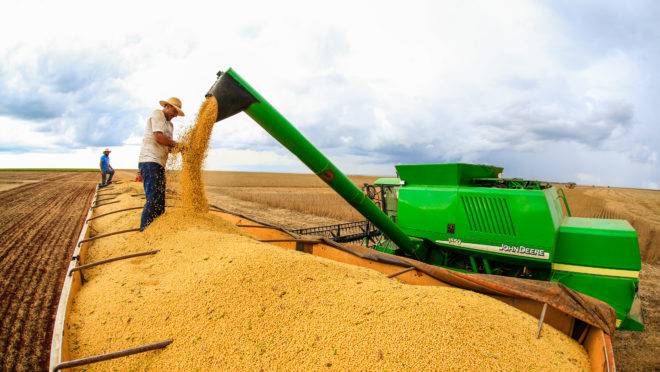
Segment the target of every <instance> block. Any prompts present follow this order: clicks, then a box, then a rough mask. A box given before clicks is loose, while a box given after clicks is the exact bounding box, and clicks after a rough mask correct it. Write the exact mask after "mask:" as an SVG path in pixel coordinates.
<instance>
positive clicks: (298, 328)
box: [69, 183, 589, 370]
mask: <svg viewBox="0 0 660 372" xmlns="http://www.w3.org/2000/svg"><path fill="white" fill-rule="evenodd" d="M139 187H141V185H139V184H134V183H128V184H122V185H118V186H116V188H117V189H116V190H119V191H120V192H122V194H121V195H119V196H118V197H117V200H120V203H117V204H113V205H112V206H105V207H101V208H98V210H97V211H96V213H97V214H101V213H105V212H107V211H110V210H115V209H119V208H123V207H128V206H134V205H140V204H141V203H140V202H141V199H137V198H134V197H131V196H129V194H131V193H134V192H135V191H138V190H139ZM115 192H116V191H115ZM169 203H171V202H168V204H169ZM138 221H139V213H117V214H113V215H109V216H106V217H103V218H99V219H97V220H95V221H93V228H94V230H95V231H97V232H98V233H103V232H108V231H115V230H120V229H124V228H129V227H133V226H136V224H137V223H138ZM152 249H159V250H160V252H159V253H158V254H156V255H153V256H146V257H140V258H135V259H132V260H125V261H117V262H113V263H111V264H107V265H102V266H98V267H96V268H93V269H90V270H87V271H86V272H85V275H86V279H88V281H87V282H86V283H85V284H84V286H83V287H82V288H81V290H80V292H79V293H78V294H77V295H76V298H75V301H74V304H73V307H72V314H71V318H70V320H69V325H70V326H69V340H70V345H71V351H72V357H73V358H78V357H83V356H89V355H94V354H98V353H104V352H110V351H115V350H121V349H124V348H128V347H133V346H137V345H142V344H145V343H150V342H155V341H160V340H163V339H168V338H172V339H174V343H172V344H171V345H170V346H168V347H167V348H166V349H164V350H161V351H155V352H148V353H144V354H139V355H135V356H131V357H126V358H120V359H116V360H113V361H108V362H102V363H98V364H94V365H91V366H90V368H91V369H99V370H108V369H114V370H137V369H140V370H142V369H158V370H161V369H162V370H190V369H202V370H207V369H223V370H224V369H227V370H229V369H231V370H233V369H240V370H245V369H250V370H256V369H266V370H285V369H286V370H289V369H291V370H310V369H325V368H332V369H350V370H357V369H359V370H392V369H397V370H398V369H405V370H413V369H415V370H417V369H424V370H429V369H446V368H452V369H480V370H481V369H515V370H522V369H524V370H540V369H545V370H587V369H589V362H588V359H587V355H586V353H585V351H584V349H583V348H582V347H581V346H580V345H578V344H577V343H576V342H575V341H573V340H572V339H570V338H568V337H566V336H565V335H564V334H562V333H560V332H559V331H557V330H555V329H554V328H552V327H550V326H548V325H546V326H545V327H544V330H543V335H542V337H541V338H540V339H536V337H535V332H536V319H535V318H533V317H531V316H529V315H527V314H525V313H523V312H521V311H518V310H517V309H515V308H513V307H511V306H508V305H506V304H504V303H502V302H499V301H497V300H495V299H492V298H490V297H487V296H484V295H480V294H477V293H473V292H469V291H464V290H460V289H456V288H450V287H423V286H412V285H406V284H402V283H399V282H397V281H396V280H393V279H388V278H386V277H385V275H383V274H380V273H378V272H375V271H372V270H369V269H366V268H361V267H355V266H351V265H347V264H342V263H338V262H335V261H331V260H328V259H324V258H320V257H316V256H312V255H309V254H305V253H301V252H297V251H293V250H287V249H285V248H279V247H275V246H272V245H269V244H266V243H261V242H258V241H256V240H253V239H252V238H250V237H248V236H245V235H241V233H240V232H239V231H238V230H237V229H236V227H234V226H233V225H231V224H229V223H228V222H227V221H225V220H223V219H221V218H220V217H219V216H218V215H216V214H214V213H194V212H191V211H190V210H189V209H186V208H171V209H169V210H168V211H167V212H166V213H165V214H164V215H163V216H162V217H160V218H158V219H156V220H155V222H154V223H153V224H152V225H151V226H150V227H149V228H148V229H147V230H146V231H145V232H144V233H142V234H138V233H135V234H128V235H116V236H112V237H108V238H105V239H100V240H98V241H94V242H92V244H91V245H90V246H89V249H88V255H87V258H86V261H87V262H91V261H96V260H100V259H104V258H108V257H111V256H117V255H121V254H127V253H131V252H138V251H146V250H152Z"/></svg>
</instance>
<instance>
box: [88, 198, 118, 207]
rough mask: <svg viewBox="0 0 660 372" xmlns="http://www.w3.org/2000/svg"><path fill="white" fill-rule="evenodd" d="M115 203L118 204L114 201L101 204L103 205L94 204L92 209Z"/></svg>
mask: <svg viewBox="0 0 660 372" xmlns="http://www.w3.org/2000/svg"><path fill="white" fill-rule="evenodd" d="M115 203H119V200H115V201H111V202H108V203H103V204H96V203H94V205H93V206H92V209H96V208H98V207H103V206H106V205H110V204H115Z"/></svg>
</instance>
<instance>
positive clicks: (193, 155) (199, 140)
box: [179, 96, 218, 212]
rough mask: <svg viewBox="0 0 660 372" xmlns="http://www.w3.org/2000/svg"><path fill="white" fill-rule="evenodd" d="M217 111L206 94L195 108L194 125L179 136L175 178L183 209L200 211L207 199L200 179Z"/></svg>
mask: <svg viewBox="0 0 660 372" xmlns="http://www.w3.org/2000/svg"><path fill="white" fill-rule="evenodd" d="M217 113H218V102H217V100H216V99H215V97H214V96H210V97H207V98H206V99H205V100H204V102H203V103H202V105H201V106H200V108H199V112H198V113H197V119H196V120H195V124H194V125H193V126H192V127H191V128H190V129H189V130H188V132H186V133H185V134H184V135H183V136H182V140H181V142H182V143H183V144H184V146H185V151H183V153H182V158H183V160H182V170H181V175H180V177H179V185H180V186H181V203H182V205H183V207H184V208H186V209H189V210H193V211H197V212H204V211H207V209H208V206H207V205H208V201H207V199H206V192H205V190H204V182H203V180H202V167H203V165H204V160H205V159H206V155H207V153H208V148H209V141H210V139H211V132H212V130H213V125H214V124H215V120H216V116H217Z"/></svg>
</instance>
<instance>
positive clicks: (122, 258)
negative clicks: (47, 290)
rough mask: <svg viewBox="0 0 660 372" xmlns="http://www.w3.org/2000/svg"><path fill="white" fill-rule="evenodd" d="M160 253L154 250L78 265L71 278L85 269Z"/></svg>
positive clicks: (70, 273)
mask: <svg viewBox="0 0 660 372" xmlns="http://www.w3.org/2000/svg"><path fill="white" fill-rule="evenodd" d="M158 252H160V250H158V249H155V250H152V251H144V252H137V253H131V254H126V255H123V256H116V257H110V258H106V259H105V260H100V261H96V262H90V263H88V264H84V265H78V266H76V267H74V268H73V269H71V270H69V276H71V275H73V273H74V272H76V271H81V270H83V269H89V268H90V267H95V266H99V265H103V264H107V263H110V262H115V261H120V260H126V259H129V258H134V257H141V256H149V255H152V254H156V253H158Z"/></svg>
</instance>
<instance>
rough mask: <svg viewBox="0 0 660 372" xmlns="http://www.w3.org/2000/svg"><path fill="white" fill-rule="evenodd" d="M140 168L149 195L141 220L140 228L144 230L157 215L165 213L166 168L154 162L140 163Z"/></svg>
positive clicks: (145, 193)
mask: <svg viewBox="0 0 660 372" xmlns="http://www.w3.org/2000/svg"><path fill="white" fill-rule="evenodd" d="M138 168H139V169H140V173H141V174H142V185H143V186H144V195H145V196H146V197H147V201H146V202H145V203H144V209H143V210H142V220H141V221H140V230H141V231H143V230H144V229H145V228H146V227H147V226H149V224H150V223H151V222H152V221H153V220H154V219H155V218H156V217H158V216H160V215H161V214H163V213H165V168H163V166H162V165H160V164H158V163H152V162H148V163H139V164H138Z"/></svg>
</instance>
